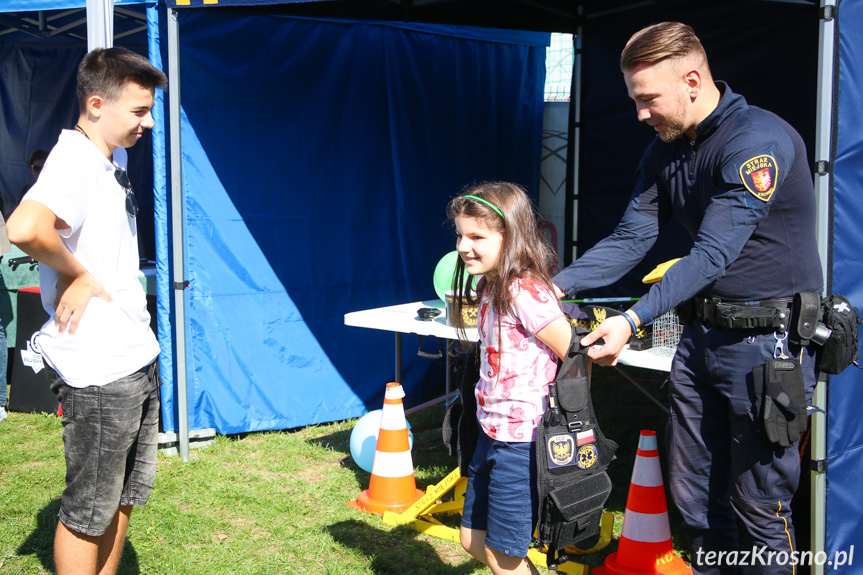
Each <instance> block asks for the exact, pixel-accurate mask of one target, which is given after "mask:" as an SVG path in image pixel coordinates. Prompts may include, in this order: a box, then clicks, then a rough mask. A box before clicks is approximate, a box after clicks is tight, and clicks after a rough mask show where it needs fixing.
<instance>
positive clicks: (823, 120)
mask: <svg viewBox="0 0 863 575" xmlns="http://www.w3.org/2000/svg"><path fill="white" fill-rule="evenodd" d="M821 10H822V18H821V21H820V24H819V31H818V98H817V107H816V109H817V118H816V129H815V161H816V166H817V169H816V174H815V193H816V198H817V205H816V214H817V216H816V222H817V223H816V237H817V241H818V254H819V256H820V257H821V265H822V270H823V274H824V275H823V278H824V287H825V290H826V291H825V294H827V295H829V294H830V293H831V290H832V285H831V284H832V275H833V274H832V273H830V270H829V267H830V265H831V258H830V253H829V246H830V211H831V205H832V202H833V198H832V197H831V194H832V185H831V184H832V179H833V175H832V174H833V169H832V162H833V158H832V157H831V150H832V138H831V136H832V131H833V120H834V118H833V116H832V113H833V66H834V58H835V56H836V55H835V53H834V46H835V43H834V40H835V33H836V30H835V28H836V27H835V14H836V6H835V2H834V1H833V0H822V2H821ZM828 13H829V14H831V15H832V16H831V17H829V18H828V17H825V15H826V14H828ZM812 403H813V405H814V406H815V407H817V408H820V409H822V410H824V411H823V412H821V413H818V412H816V413H813V415H812V447H811V461H812V462H813V465H811V468H810V472H809V473H810V485H811V495H810V498H811V501H810V518H811V519H810V521H811V541H810V545H811V547H810V548H811V550H812V553H813V556H818V553H819V552H825V551H826V540H827V466H826V463H827V416H826V415H825V412H826V411H827V382H826V381H819V382H818V385H817V387H816V388H815V396H814V397H813V398H812ZM811 572H812V573H813V574H814V575H822V574H823V573H824V565H823V564H819V562H818V561H814V562H813V563H812V568H811Z"/></svg>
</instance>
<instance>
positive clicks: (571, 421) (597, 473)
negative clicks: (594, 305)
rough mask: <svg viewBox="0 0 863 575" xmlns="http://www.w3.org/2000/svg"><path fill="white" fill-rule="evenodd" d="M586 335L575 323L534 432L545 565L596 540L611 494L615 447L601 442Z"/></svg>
mask: <svg viewBox="0 0 863 575" xmlns="http://www.w3.org/2000/svg"><path fill="white" fill-rule="evenodd" d="M586 333H587V330H585V329H584V328H581V327H578V326H576V325H574V324H573V326H572V343H571V344H570V348H569V351H568V352H567V355H566V358H564V360H563V362H562V363H561V365H560V367H559V369H558V372H557V376H556V377H555V380H554V383H552V384H549V409H548V410H547V411H546V413H545V415H544V416H543V419H542V421H541V422H540V425H539V428H538V430H537V442H536V450H537V454H536V455H537V457H536V461H537V467H538V469H537V481H538V483H539V486H538V487H539V514H538V515H539V525H538V529H537V533H538V537H537V544H538V545H539V546H540V547H543V546H547V547H548V552H547V554H546V556H547V557H548V567H549V568H550V569H556V568H557V565H558V564H559V563H562V562H564V561H566V560H567V556H566V554H565V552H564V549H566V547H569V546H570V545H577V544H581V545H582V547H584V548H586V547H590V546H592V545H593V543H590V544H588V545H585V543H586V542H588V541H591V540H593V541H595V540H596V539H597V538H598V537H599V530H600V522H601V519H602V509H603V506H604V505H605V502H606V501H607V500H608V496H609V495H610V494H611V480H610V479H609V478H608V474H607V473H606V472H605V468H606V467H607V466H608V464H609V463H610V462H611V461H612V460H613V459H614V453H615V451H616V450H617V444H616V443H614V442H613V441H610V440H608V439H606V438H605V436H604V435H603V433H602V430H600V428H599V424H598V423H597V421H596V416H595V414H594V411H593V403H592V402H591V399H590V382H589V380H588V377H587V374H588V362H589V360H588V358H587V348H584V347H582V346H581V344H580V340H581V338H582V337H583V336H584V335H585V334H586Z"/></svg>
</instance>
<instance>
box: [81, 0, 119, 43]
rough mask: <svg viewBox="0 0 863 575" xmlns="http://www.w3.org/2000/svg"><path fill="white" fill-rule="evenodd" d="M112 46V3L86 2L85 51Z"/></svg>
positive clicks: (94, 0) (100, 1) (101, 1)
mask: <svg viewBox="0 0 863 575" xmlns="http://www.w3.org/2000/svg"><path fill="white" fill-rule="evenodd" d="M113 45H114V3H113V2H112V1H111V0H87V51H88V52H90V51H91V50H95V49H96V48H110V47H111V46H113Z"/></svg>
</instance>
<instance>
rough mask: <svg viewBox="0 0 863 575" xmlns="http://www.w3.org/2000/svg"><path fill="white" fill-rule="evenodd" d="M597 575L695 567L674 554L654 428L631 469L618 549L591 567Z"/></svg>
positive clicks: (667, 574) (674, 572)
mask: <svg viewBox="0 0 863 575" xmlns="http://www.w3.org/2000/svg"><path fill="white" fill-rule="evenodd" d="M591 572H592V573H596V574H598V575H645V574H662V575H681V574H684V573H692V569H690V568H689V567H687V566H686V563H685V562H684V561H683V559H681V558H680V557H677V556H676V555H674V549H673V547H672V546H671V527H670V526H669V523H668V505H667V503H666V501H665V488H664V487H663V486H662V470H661V469H660V465H659V451H658V449H657V445H656V432H655V431H642V432H641V437H640V438H639V440H638V453H637V454H636V456H635V465H634V466H633V469H632V481H631V482H630V485H629V496H628V497H627V498H626V511H625V513H624V516H623V529H622V530H621V533H620V544H619V545H618V547H617V551H616V552H614V553H612V554H611V555H609V556H608V557H606V559H605V565H603V566H602V567H597V568H595V569H593V570H591Z"/></svg>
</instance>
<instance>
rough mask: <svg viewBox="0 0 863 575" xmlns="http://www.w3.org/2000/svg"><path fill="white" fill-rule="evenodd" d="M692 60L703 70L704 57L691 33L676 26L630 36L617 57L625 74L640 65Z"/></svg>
mask: <svg viewBox="0 0 863 575" xmlns="http://www.w3.org/2000/svg"><path fill="white" fill-rule="evenodd" d="M688 57H696V58H697V60H699V62H698V63H699V65H700V64H701V63H703V64H704V66H707V54H706V52H705V51H704V47H703V46H702V45H701V40H699V39H698V36H696V35H695V31H694V30H693V29H692V28H691V27H689V26H687V25H686V24H681V23H680V22H662V23H660V24H654V25H652V26H648V27H647V28H643V29H641V30H639V31H638V32H636V33H635V34H633V35H632V38H630V39H629V42H627V43H626V46H625V47H624V48H623V52H622V53H621V55H620V69H621V71H623V72H628V71H630V70H633V69H635V68H637V67H638V66H640V65H642V64H650V65H652V64H657V63H659V62H662V61H663V60H669V59H683V58H688Z"/></svg>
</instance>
